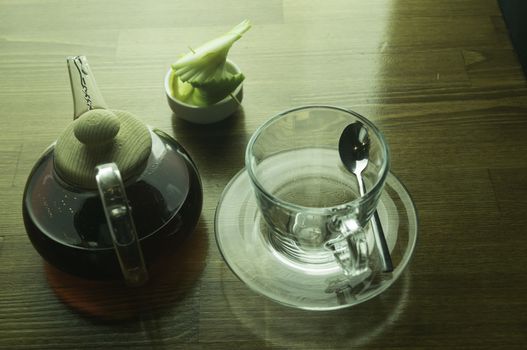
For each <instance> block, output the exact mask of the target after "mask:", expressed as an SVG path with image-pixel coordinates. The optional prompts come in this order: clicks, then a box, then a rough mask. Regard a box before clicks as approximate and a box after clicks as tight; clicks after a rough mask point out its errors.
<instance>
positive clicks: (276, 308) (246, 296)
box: [222, 270, 411, 349]
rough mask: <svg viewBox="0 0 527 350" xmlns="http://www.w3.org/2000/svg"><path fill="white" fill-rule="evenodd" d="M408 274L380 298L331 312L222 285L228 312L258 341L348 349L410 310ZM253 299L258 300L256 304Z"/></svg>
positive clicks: (368, 340)
mask: <svg viewBox="0 0 527 350" xmlns="http://www.w3.org/2000/svg"><path fill="white" fill-rule="evenodd" d="M410 284H411V274H410V272H409V271H408V270H407V271H405V272H403V274H402V276H401V277H400V279H399V281H397V282H396V283H395V284H394V285H393V286H391V287H390V288H389V289H388V290H387V291H385V292H383V293H382V294H381V295H379V296H377V297H375V298H373V299H371V300H369V301H366V302H364V303H362V304H359V305H355V306H353V307H350V308H347V309H342V310H335V311H305V310H298V309H293V308H289V307H285V306H282V305H279V304H276V303H274V302H272V301H269V300H267V299H263V298H262V297H259V296H258V295H256V294H255V293H254V292H252V291H251V290H250V289H249V288H230V287H229V286H222V292H223V294H224V297H225V298H226V301H227V303H228V305H229V308H230V313H232V314H233V315H234V316H235V317H236V318H237V319H238V321H239V322H240V324H242V325H243V326H244V327H245V328H246V329H247V330H248V331H250V332H251V333H252V334H253V335H255V336H256V337H258V338H259V339H261V340H263V341H265V342H268V343H271V344H273V345H274V346H277V347H280V348H282V347H283V348H286V349H292V348H298V347H299V344H302V348H306V349H325V348H334V347H338V348H341V347H343V348H350V349H351V348H354V347H356V346H361V345H366V344H369V343H373V342H374V341H375V339H376V338H377V337H379V336H381V335H382V334H383V333H386V332H387V331H388V330H389V329H390V328H391V327H392V326H393V325H394V324H395V323H396V322H397V321H398V320H399V319H400V318H401V316H402V315H403V314H404V312H405V310H406V309H407V308H408V307H409V306H410V305H409V304H410V303H411V302H410V295H409V294H410V289H411V288H410ZM256 299H258V301H256Z"/></svg>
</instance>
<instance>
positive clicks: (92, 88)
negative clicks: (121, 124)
mask: <svg viewBox="0 0 527 350" xmlns="http://www.w3.org/2000/svg"><path fill="white" fill-rule="evenodd" d="M66 62H67V64H68V71H69V75H70V83H71V92H72V94H73V119H77V118H78V117H80V116H81V115H82V114H84V113H85V112H87V111H89V110H92V109H107V108H108V106H107V105H106V102H104V99H103V97H102V95H101V93H100V91H99V88H98V87H97V83H96V82H95V78H94V76H93V73H92V71H91V68H90V66H89V65H88V60H87V59H86V57H85V56H70V57H67V59H66Z"/></svg>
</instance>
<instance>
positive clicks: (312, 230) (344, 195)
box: [245, 106, 390, 278]
mask: <svg viewBox="0 0 527 350" xmlns="http://www.w3.org/2000/svg"><path fill="white" fill-rule="evenodd" d="M354 122H360V123H361V124H362V125H363V126H364V128H366V130H367V131H368V135H369V139H370V150H369V157H368V160H369V162H368V166H367V167H366V169H365V170H364V171H363V172H362V176H363V180H364V183H365V186H366V193H365V194H364V195H363V196H361V195H360V192H359V187H358V183H357V179H356V178H355V175H354V174H352V173H351V172H350V171H349V170H347V169H346V167H345V166H344V164H343V163H342V161H341V159H340V156H339V147H338V145H339V138H340V136H341V134H342V131H343V130H344V128H346V126H348V125H350V124H351V123H354ZM245 162H246V169H247V172H248V174H249V177H250V181H251V183H252V185H253V189H254V192H255V196H256V200H257V205H258V209H259V210H260V212H261V214H262V217H263V218H264V219H265V220H264V225H265V226H266V227H264V228H262V229H261V230H260V231H261V232H262V234H263V235H264V236H265V237H264V239H265V241H266V243H267V244H268V246H269V248H271V249H272V250H273V253H274V254H275V255H276V256H277V258H279V259H281V260H283V261H284V262H286V263H287V264H291V265H294V266H297V267H299V268H305V269H306V270H309V271H313V269H315V270H316V269H317V267H320V269H324V268H325V267H327V266H328V264H329V265H335V264H337V265H338V266H339V267H340V268H341V269H342V272H343V273H344V275H345V276H348V277H349V278H352V277H353V276H359V275H364V274H365V272H367V271H371V270H374V269H379V266H378V265H379V263H378V259H374V258H373V256H374V255H375V254H374V251H375V250H376V247H375V244H374V239H373V236H372V233H371V230H368V229H367V226H368V224H369V221H370V219H371V217H372V215H373V213H374V211H375V209H376V207H377V203H378V201H379V198H380V195H381V192H382V190H383V186H384V183H385V180H386V177H387V175H388V172H389V163H390V156H389V151H388V146H387V144H386V141H385V139H384V137H383V135H382V134H381V132H380V131H379V130H378V129H377V127H375V125H373V123H371V122H370V121H369V120H368V119H366V118H364V117H362V116H361V115H359V114H357V113H355V112H353V111H350V110H347V109H343V108H338V107H332V106H307V107H300V108H295V109H291V110H288V111H286V112H283V113H281V114H278V115H277V116H275V117H273V118H271V119H269V120H268V121H267V122H266V123H265V124H263V125H262V126H261V127H259V128H258V129H257V130H256V132H255V133H254V134H253V136H252V137H251V139H250V141H249V144H248V146H247V150H246V156H245ZM376 254H377V255H376V256H377V257H378V256H379V255H378V252H377V253H376Z"/></svg>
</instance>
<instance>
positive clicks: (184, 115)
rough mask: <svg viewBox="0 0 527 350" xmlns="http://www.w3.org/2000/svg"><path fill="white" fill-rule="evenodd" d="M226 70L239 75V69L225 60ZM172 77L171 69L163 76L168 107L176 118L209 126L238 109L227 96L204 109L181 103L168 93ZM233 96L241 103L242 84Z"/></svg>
mask: <svg viewBox="0 0 527 350" xmlns="http://www.w3.org/2000/svg"><path fill="white" fill-rule="evenodd" d="M227 69H228V70H229V71H231V72H232V73H240V67H238V66H237V65H236V64H235V63H234V62H232V61H230V60H227ZM172 77H173V75H172V69H169V70H168V72H167V74H166V76H165V93H166V95H167V100H168V105H169V106H170V108H171V109H172V111H173V112H174V114H175V115H176V117H178V118H181V119H184V120H186V121H189V122H191V123H196V124H211V123H216V122H219V121H220V120H223V119H225V118H227V117H228V116H230V115H232V114H233V113H234V112H236V111H237V110H238V108H239V107H240V105H239V104H238V102H236V101H235V100H234V99H233V98H232V97H231V96H227V97H225V98H224V99H223V100H221V101H219V102H217V103H215V104H213V105H211V106H205V107H201V106H194V105H191V104H188V103H185V102H182V101H180V100H178V99H176V97H174V96H172V94H171V93H170V90H171V89H170V84H171V82H172ZM233 95H234V96H236V98H237V99H238V101H240V102H241V101H242V99H243V83H241V84H240V85H239V86H238V87H237V88H236V90H234V92H233Z"/></svg>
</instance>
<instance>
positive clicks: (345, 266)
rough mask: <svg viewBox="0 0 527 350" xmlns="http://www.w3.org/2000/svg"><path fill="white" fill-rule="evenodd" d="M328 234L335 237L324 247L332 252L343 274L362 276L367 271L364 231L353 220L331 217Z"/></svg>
mask: <svg viewBox="0 0 527 350" xmlns="http://www.w3.org/2000/svg"><path fill="white" fill-rule="evenodd" d="M328 228H329V231H330V232H333V233H336V234H337V237H335V238H333V239H331V240H329V241H327V242H326V243H325V246H326V248H327V249H329V250H331V251H332V252H333V256H334V257H335V260H336V261H337V262H338V264H339V265H340V267H341V268H342V270H343V271H344V274H345V275H346V276H348V277H352V276H357V275H360V274H363V273H364V272H366V271H367V270H368V261H369V258H368V242H367V239H366V234H365V232H364V230H363V229H362V228H361V227H360V226H359V225H358V223H357V221H355V220H354V219H349V218H345V217H337V216H335V217H333V218H332V220H331V221H330V223H329V224H328Z"/></svg>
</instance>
